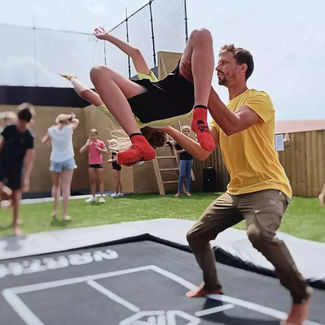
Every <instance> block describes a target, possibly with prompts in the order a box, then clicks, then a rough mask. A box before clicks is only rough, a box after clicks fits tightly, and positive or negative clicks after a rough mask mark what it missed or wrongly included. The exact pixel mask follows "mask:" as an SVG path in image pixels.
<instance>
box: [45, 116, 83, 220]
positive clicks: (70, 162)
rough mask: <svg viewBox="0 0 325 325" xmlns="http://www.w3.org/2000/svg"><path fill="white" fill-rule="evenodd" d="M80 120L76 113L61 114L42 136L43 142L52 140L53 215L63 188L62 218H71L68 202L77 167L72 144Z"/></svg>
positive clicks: (55, 214)
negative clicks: (68, 212)
mask: <svg viewBox="0 0 325 325" xmlns="http://www.w3.org/2000/svg"><path fill="white" fill-rule="evenodd" d="M78 125H79V120H78V119H76V117H75V114H73V113H71V114H59V115H58V116H57V117H56V119H55V125H53V126H51V127H49V128H48V130H47V132H46V134H45V135H44V136H43V138H42V143H47V142H51V144H52V151H51V157H50V171H51V176H52V197H53V198H54V207H53V211H52V214H51V216H52V217H56V216H57V214H58V205H59V199H60V196H61V190H62V220H63V221H68V220H70V219H71V217H70V216H68V215H67V208H68V202H69V198H70V194H71V193H70V192H71V181H72V176H73V172H74V169H75V168H77V166H76V163H75V160H74V151H73V144H72V135H73V131H74V130H75V129H76V128H77V127H78Z"/></svg>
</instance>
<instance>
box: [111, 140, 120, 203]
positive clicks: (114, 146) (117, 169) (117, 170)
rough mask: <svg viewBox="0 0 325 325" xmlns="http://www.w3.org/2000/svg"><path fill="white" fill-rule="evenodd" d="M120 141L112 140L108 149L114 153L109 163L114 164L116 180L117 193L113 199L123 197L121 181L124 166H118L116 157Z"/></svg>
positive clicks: (112, 195)
mask: <svg viewBox="0 0 325 325" xmlns="http://www.w3.org/2000/svg"><path fill="white" fill-rule="evenodd" d="M117 146H118V141H117V140H116V139H111V140H109V141H108V147H109V149H110V151H111V152H112V157H111V159H109V161H108V162H111V163H112V169H113V173H114V179H115V193H112V194H111V197H120V196H123V192H122V181H121V170H122V166H121V165H119V164H118V162H117V160H116V155H117V153H118V149H117Z"/></svg>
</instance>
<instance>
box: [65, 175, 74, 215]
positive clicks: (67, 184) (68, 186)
mask: <svg viewBox="0 0 325 325" xmlns="http://www.w3.org/2000/svg"><path fill="white" fill-rule="evenodd" d="M73 171H74V170H73V169H68V170H64V171H63V172H62V220H70V219H71V218H70V217H69V216H68V215H67V209H68V203H69V198H70V191H71V180H72V176H73Z"/></svg>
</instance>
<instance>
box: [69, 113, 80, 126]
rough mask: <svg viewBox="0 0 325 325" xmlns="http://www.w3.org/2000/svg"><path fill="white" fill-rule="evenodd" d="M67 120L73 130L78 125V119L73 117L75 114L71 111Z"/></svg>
mask: <svg viewBox="0 0 325 325" xmlns="http://www.w3.org/2000/svg"><path fill="white" fill-rule="evenodd" d="M69 122H70V125H71V127H72V130H75V129H76V128H77V127H78V125H79V120H78V119H77V118H75V115H74V114H73V113H71V119H70V121H69Z"/></svg>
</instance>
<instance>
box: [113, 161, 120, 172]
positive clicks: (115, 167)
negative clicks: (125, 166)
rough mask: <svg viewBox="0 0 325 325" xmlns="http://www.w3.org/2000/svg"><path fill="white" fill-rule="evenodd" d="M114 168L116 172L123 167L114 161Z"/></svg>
mask: <svg viewBox="0 0 325 325" xmlns="http://www.w3.org/2000/svg"><path fill="white" fill-rule="evenodd" d="M112 168H113V169H115V170H121V169H122V166H121V165H119V164H118V163H117V162H116V161H113V162H112Z"/></svg>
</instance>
